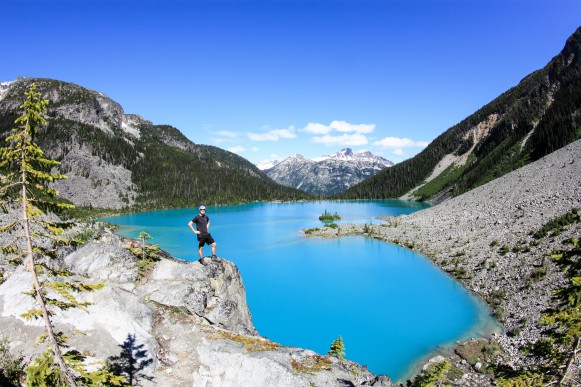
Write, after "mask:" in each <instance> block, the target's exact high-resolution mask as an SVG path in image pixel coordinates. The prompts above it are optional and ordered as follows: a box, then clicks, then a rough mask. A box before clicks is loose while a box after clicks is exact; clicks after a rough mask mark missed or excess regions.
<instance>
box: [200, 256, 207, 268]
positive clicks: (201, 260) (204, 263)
mask: <svg viewBox="0 0 581 387" xmlns="http://www.w3.org/2000/svg"><path fill="white" fill-rule="evenodd" d="M198 261H199V262H200V263H201V264H202V265H203V266H206V265H207V264H208V263H209V262H208V261H207V258H206V257H204V258H200V259H198Z"/></svg>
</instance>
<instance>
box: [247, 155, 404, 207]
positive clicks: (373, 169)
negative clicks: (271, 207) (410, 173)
mask: <svg viewBox="0 0 581 387" xmlns="http://www.w3.org/2000/svg"><path fill="white" fill-rule="evenodd" d="M392 165H393V163H392V162H391V161H389V160H386V159H384V158H383V157H379V156H375V155H373V154H372V153H371V152H353V151H352V150H351V149H350V148H346V149H342V150H340V151H339V152H337V153H335V154H333V155H327V156H320V157H316V158H312V159H307V158H305V157H303V156H302V155H298V154H297V155H295V156H291V157H288V158H286V159H284V160H283V161H280V162H278V161H273V162H262V163H258V164H257V166H258V167H259V168H260V169H263V170H264V172H265V173H266V174H267V175H268V176H269V177H270V178H271V179H273V180H274V181H276V182H277V183H279V184H283V185H286V186H288V187H293V188H297V189H301V190H303V191H306V192H308V193H309V194H311V195H313V196H319V197H324V196H331V195H335V194H338V193H341V192H343V191H345V190H346V189H348V188H349V187H351V186H352V185H354V184H357V183H359V182H360V181H362V180H365V179H367V178H369V177H371V176H373V175H375V174H376V173H378V172H379V171H381V170H383V169H384V168H387V167H391V166H392Z"/></svg>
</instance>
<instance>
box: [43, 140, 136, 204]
mask: <svg viewBox="0 0 581 387" xmlns="http://www.w3.org/2000/svg"><path fill="white" fill-rule="evenodd" d="M61 163H62V167H61V169H64V170H66V175H67V179H65V180H57V181H55V182H54V183H53V184H52V188H54V189H56V190H57V191H59V195H60V196H62V197H64V198H67V199H68V200H70V201H71V202H72V203H73V204H74V205H76V206H93V207H100V208H112V209H121V208H124V207H130V206H132V205H133V204H135V199H136V198H137V193H136V190H137V187H136V185H135V184H134V183H133V182H132V181H131V171H130V170H128V169H127V168H125V167H123V166H122V165H113V164H111V163H108V162H107V161H105V160H103V159H102V158H100V157H98V156H95V155H93V154H91V150H90V149H88V148H87V147H86V146H81V145H80V144H78V143H75V144H73V145H72V146H71V147H70V148H69V152H68V153H66V155H65V156H64V157H63V158H62V160H61ZM55 172H56V171H55Z"/></svg>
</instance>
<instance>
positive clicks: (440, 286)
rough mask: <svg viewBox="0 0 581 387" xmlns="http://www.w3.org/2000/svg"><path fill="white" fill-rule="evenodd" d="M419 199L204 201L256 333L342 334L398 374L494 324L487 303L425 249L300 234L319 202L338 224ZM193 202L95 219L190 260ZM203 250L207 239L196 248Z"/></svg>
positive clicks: (291, 342) (391, 211) (383, 369)
mask: <svg viewBox="0 0 581 387" xmlns="http://www.w3.org/2000/svg"><path fill="white" fill-rule="evenodd" d="M427 206H428V205H427V204H424V203H419V202H413V201H402V200H361V201H317V202H298V203H250V204H243V205H233V206H217V207H208V209H207V214H208V216H209V217H210V222H211V227H210V232H211V234H212V236H213V237H214V239H215V240H216V242H217V255H218V256H219V257H223V258H225V259H228V260H230V261H233V262H234V263H235V264H236V265H237V266H238V268H239V270H240V273H241V275H242V280H243V283H244V286H245V288H246V296H247V301H248V305H249V307H250V312H251V314H252V317H253V321H254V325H255V327H256V329H257V330H258V332H259V333H260V334H261V335H262V336H265V337H268V338H269V339H270V340H273V341H275V342H277V343H280V344H282V345H285V346H292V347H301V348H308V349H311V350H314V351H315V352H317V353H320V354H326V353H327V352H328V351H329V347H330V344H331V343H332V342H333V341H334V340H335V339H337V337H339V336H341V337H342V338H343V342H344V344H345V352H346V358H347V359H349V360H353V361H356V362H358V363H360V364H364V365H367V366H368V367H369V369H370V371H372V372H374V373H375V374H387V375H388V376H389V377H391V378H392V379H393V380H405V379H406V378H408V377H409V376H410V375H411V373H413V372H414V370H417V367H418V365H419V364H421V362H422V361H425V360H426V359H427V358H428V357H430V356H432V355H433V354H434V353H435V352H441V351H445V350H446V348H449V347H450V346H451V345H452V344H453V343H454V342H455V341H457V340H463V339H468V338H471V337H483V336H486V335H488V334H489V333H490V332H491V331H492V330H495V329H498V325H497V324H496V322H495V321H494V319H493V318H492V317H491V316H490V311H489V310H488V308H487V307H486V305H485V304H484V303H483V302H482V301H481V300H479V299H477V298H475V297H474V296H472V295H471V294H470V293H469V292H468V291H467V290H466V289H465V288H464V287H463V286H462V285H460V284H459V283H458V282H456V281H455V280H454V279H452V278H451V277H450V276H449V275H447V274H446V273H444V272H443V271H442V270H440V269H439V268H438V267H436V266H435V265H433V264H432V263H431V261H429V260H428V259H427V258H425V257H424V256H422V255H420V254H418V253H415V252H413V251H411V250H408V249H406V248H403V247H399V246H396V245H392V244H389V243H386V242H382V241H379V240H376V239H373V238H368V237H363V236H349V237H342V238H336V239H321V238H307V237H305V236H303V235H302V234H301V233H300V230H302V229H305V228H313V227H322V226H323V222H321V221H320V220H319V219H318V218H319V216H320V215H321V214H323V213H324V212H325V211H328V212H330V213H338V214H339V215H340V216H341V220H340V221H337V222H336V223H339V224H340V223H366V224H378V223H382V222H381V221H380V220H378V219H377V217H378V216H386V215H388V216H393V215H400V214H409V213H412V212H414V211H417V210H420V209H422V208H425V207H427ZM197 213H198V210H197V208H189V209H175V210H163V211H153V212H145V213H132V214H126V215H122V216H114V217H109V218H105V219H101V220H103V221H106V222H110V223H113V224H116V225H119V226H120V228H119V229H118V231H117V232H118V233H119V234H121V235H123V236H126V237H129V238H135V239H137V236H138V235H139V233H140V232H141V231H145V232H147V233H148V234H150V235H151V236H152V239H150V240H148V242H149V243H152V244H157V245H159V246H160V248H162V249H163V250H165V251H167V252H169V253H170V254H172V255H173V256H174V257H177V258H181V259H184V260H188V261H195V260H197V259H198V254H197V241H196V236H195V235H194V233H192V232H191V230H190V229H189V227H188V226H187V224H188V222H189V221H190V220H191V219H192V218H193V217H194V216H195V215H196V214H197ZM204 253H205V255H206V256H209V255H210V254H211V252H210V247H209V246H206V247H205V248H204Z"/></svg>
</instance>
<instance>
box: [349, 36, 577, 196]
mask: <svg viewBox="0 0 581 387" xmlns="http://www.w3.org/2000/svg"><path fill="white" fill-rule="evenodd" d="M580 137H581V28H579V29H578V30H577V31H575V33H573V35H572V36H571V37H570V38H569V39H568V40H567V42H566V44H565V47H564V48H563V50H562V51H561V53H559V54H558V55H557V56H555V57H554V58H553V59H552V60H551V61H550V62H549V63H548V64H547V66H545V67H544V68H543V69H541V70H538V71H535V72H534V73H532V74H530V75H528V76H527V77H525V78H524V79H523V80H522V81H521V82H520V83H519V84H518V85H517V86H515V87H513V88H512V89H510V90H508V91H506V92H505V93H503V94H502V95H500V96H499V97H498V98H496V99H495V100H493V101H492V102H490V103H489V104H487V105H486V106H483V107H482V108H481V109H479V110H478V111H477V112H475V113H474V114H472V115H470V116H469V117H467V118H466V119H464V120H463V121H462V122H460V123H458V124H457V125H455V126H453V127H451V128H450V129H448V130H447V131H446V132H444V133H443V134H441V135H440V136H438V137H437V138H436V139H435V140H434V141H432V142H431V143H430V145H428V146H427V147H426V148H425V149H424V150H423V151H422V152H420V153H419V154H418V155H416V156H415V157H413V158H411V159H409V160H406V161H404V162H402V163H399V164H397V165H395V166H394V167H393V168H389V169H387V170H384V171H382V172H380V173H378V174H377V175H375V176H373V177H372V178H370V179H368V180H365V181H363V182H361V183H359V184H357V185H356V186H353V187H351V188H350V189H349V190H347V191H346V192H345V193H344V194H341V195H339V196H338V197H339V198H348V199H363V198H367V199H375V198H386V197H400V196H402V195H406V196H405V198H415V199H420V200H430V201H431V202H438V201H441V200H444V199H446V198H450V197H453V196H457V195H459V194H461V193H463V192H467V191H469V190H470V189H473V188H475V187H478V186H480V185H482V184H484V183H486V182H488V181H491V180H493V179H495V178H497V177H500V176H503V175H504V174H506V173H508V172H510V171H513V170H515V169H518V168H519V167H521V166H523V165H526V164H528V163H529V162H531V161H535V160H538V159H540V158H541V157H543V156H545V155H547V154H549V153H551V152H553V151H554V150H556V149H559V148H561V147H563V146H564V145H566V144H568V143H570V142H572V141H574V140H576V139H578V138H580Z"/></svg>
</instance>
